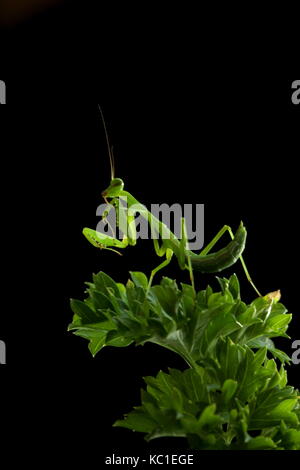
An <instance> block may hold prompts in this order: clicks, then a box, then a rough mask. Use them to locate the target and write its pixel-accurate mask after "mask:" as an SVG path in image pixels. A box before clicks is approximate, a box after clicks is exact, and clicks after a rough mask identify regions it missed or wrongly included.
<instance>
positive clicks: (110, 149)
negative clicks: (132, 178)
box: [98, 104, 115, 180]
mask: <svg viewBox="0 0 300 470" xmlns="http://www.w3.org/2000/svg"><path fill="white" fill-rule="evenodd" d="M98 108H99V111H100V114H101V119H102V123H103V127H104V132H105V138H106V144H107V149H108V155H109V163H110V175H111V179H112V180H113V179H114V177H115V161H114V155H113V152H112V147H111V146H110V143H109V137H108V132H107V128H106V123H105V119H104V115H103V112H102V109H101V106H100V104H98Z"/></svg>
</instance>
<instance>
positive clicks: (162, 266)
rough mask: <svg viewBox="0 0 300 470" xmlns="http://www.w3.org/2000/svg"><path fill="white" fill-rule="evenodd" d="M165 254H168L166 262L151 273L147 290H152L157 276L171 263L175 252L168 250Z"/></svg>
mask: <svg viewBox="0 0 300 470" xmlns="http://www.w3.org/2000/svg"><path fill="white" fill-rule="evenodd" d="M165 254H166V259H165V261H163V262H162V263H161V264H159V265H158V266H157V268H155V269H153V270H152V271H151V274H150V278H149V283H148V288H147V290H149V289H150V287H151V284H152V281H153V278H154V276H155V274H156V273H157V272H158V271H160V270H161V269H163V268H165V267H166V266H167V265H168V264H169V263H170V261H171V259H172V256H173V251H172V250H171V249H170V248H166V251H165Z"/></svg>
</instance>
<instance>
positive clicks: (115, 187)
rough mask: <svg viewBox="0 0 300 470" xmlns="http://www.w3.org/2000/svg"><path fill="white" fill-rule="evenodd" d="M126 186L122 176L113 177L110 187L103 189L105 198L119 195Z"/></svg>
mask: <svg viewBox="0 0 300 470" xmlns="http://www.w3.org/2000/svg"><path fill="white" fill-rule="evenodd" d="M123 188H124V182H123V180H121V178H113V179H112V180H111V182H110V185H109V186H108V188H106V189H105V190H104V191H102V193H101V195H102V197H104V198H107V197H118V196H120V193H121V191H122V190H123Z"/></svg>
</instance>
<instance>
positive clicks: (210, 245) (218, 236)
mask: <svg viewBox="0 0 300 470" xmlns="http://www.w3.org/2000/svg"><path fill="white" fill-rule="evenodd" d="M226 232H228V233H229V235H230V237H231V239H232V240H233V239H234V234H233V232H232V230H231V227H230V226H229V225H224V227H222V228H221V230H220V231H219V232H218V233H217V235H216V236H215V237H214V238H213V239H212V241H211V242H210V243H209V244H208V245H207V246H206V247H205V248H204V249H203V250H202V251H201V252H200V255H202V256H205V255H207V254H208V253H209V252H210V250H211V249H212V248H213V247H214V245H215V244H216V243H217V241H218V240H219V239H220V238H221V237H222V236H223V235H224V233H226ZM240 261H241V264H242V267H243V270H244V273H245V275H246V278H247V280H248V281H249V283H250V284H251V286H252V287H253V289H254V290H255V292H256V293H257V294H258V295H259V297H262V295H261V293H260V292H259V290H258V289H257V287H256V286H255V284H254V282H253V281H252V279H251V276H250V274H249V271H248V268H247V266H246V263H245V261H244V258H243V257H242V256H240Z"/></svg>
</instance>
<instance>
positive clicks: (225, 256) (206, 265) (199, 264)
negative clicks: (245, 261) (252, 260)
mask: <svg viewBox="0 0 300 470" xmlns="http://www.w3.org/2000/svg"><path fill="white" fill-rule="evenodd" d="M246 237H247V231H246V229H245V227H244V225H243V224H242V223H241V224H240V226H239V228H238V230H237V231H236V234H235V236H234V239H233V240H232V241H231V242H230V243H229V244H228V245H227V246H226V247H225V248H222V249H221V250H219V251H217V252H216V253H211V254H208V255H204V256H202V255H196V254H195V253H193V252H189V256H190V260H191V263H192V267H193V269H194V270H195V271H199V272H201V273H216V272H219V271H222V270H223V269H226V268H229V267H230V266H232V265H233V264H234V263H236V261H237V260H238V259H239V258H240V256H241V254H242V253H243V251H244V248H245V243H246Z"/></svg>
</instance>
